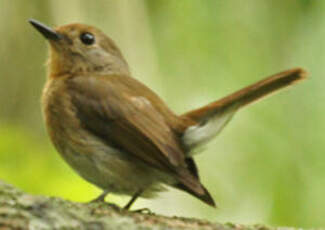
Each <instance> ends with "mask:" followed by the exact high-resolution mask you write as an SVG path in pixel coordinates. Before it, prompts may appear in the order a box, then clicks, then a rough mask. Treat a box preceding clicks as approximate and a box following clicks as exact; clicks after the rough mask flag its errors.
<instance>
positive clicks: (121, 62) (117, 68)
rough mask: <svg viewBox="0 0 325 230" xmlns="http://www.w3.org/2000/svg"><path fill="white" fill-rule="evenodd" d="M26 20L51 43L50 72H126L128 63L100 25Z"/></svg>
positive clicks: (55, 75) (59, 74)
mask: <svg viewBox="0 0 325 230" xmlns="http://www.w3.org/2000/svg"><path fill="white" fill-rule="evenodd" d="M29 22H30V23H31V24H32V25H33V26H34V27H35V28H36V29H37V30H38V31H39V32H40V33H41V34H42V35H43V36H44V37H45V38H46V39H48V41H49V43H50V60H49V68H50V76H52V77H59V76H62V75H65V74H87V73H95V74H129V68H128V64H127V62H126V61H125V59H124V57H123V55H122V53H121V51H120V50H119V48H118V47H117V46H116V45H115V43H114V41H113V40H112V39H111V38H109V37H108V36H107V35H105V34H104V33H103V32H102V31H100V30H99V29H97V28H95V27H92V26H88V25H83V24H78V23H75V24H68V25H64V26H59V27H57V28H55V29H52V28H50V27H48V26H46V25H44V24H42V23H40V22H38V21H36V20H33V19H30V20H29Z"/></svg>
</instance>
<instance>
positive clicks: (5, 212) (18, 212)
mask: <svg viewBox="0 0 325 230" xmlns="http://www.w3.org/2000/svg"><path fill="white" fill-rule="evenodd" d="M9 229H10V230H11V229H33V230H34V229H36V230H43V229H44V230H45V229H93V230H102V229H112V230H113V229H119V230H124V229H127V230H140V229H141V230H144V229H148V230H149V229H153V230H158V229H159V230H164V229H172V230H173V229H175V230H179V229H182V230H184V229H195V230H203V229H204V230H205V229H209V230H210V229H211V230H212V229H216V230H244V229H248V230H273V229H274V230H275V229H277V230H287V229H288V228H269V227H265V226H261V225H255V226H244V225H238V224H229V223H228V224H218V223H210V222H208V221H204V220H197V219H187V218H181V217H164V216H159V215H155V214H145V213H134V212H128V211H124V210H121V209H119V208H118V207H115V206H113V205H108V204H105V203H77V202H71V201H66V200H62V199H60V198H53V197H45V196H34V195H29V194H26V193H24V192H22V191H20V190H18V189H16V188H14V187H12V186H11V185H8V184H6V183H4V182H2V181H0V230H9Z"/></svg>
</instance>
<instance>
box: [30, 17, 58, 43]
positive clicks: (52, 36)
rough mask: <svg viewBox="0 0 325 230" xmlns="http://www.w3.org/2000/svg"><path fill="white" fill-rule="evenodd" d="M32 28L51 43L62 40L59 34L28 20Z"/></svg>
mask: <svg viewBox="0 0 325 230" xmlns="http://www.w3.org/2000/svg"><path fill="white" fill-rule="evenodd" d="M28 21H29V23H30V24H32V26H34V27H35V29H37V30H38V31H39V32H40V33H41V34H42V35H43V36H44V37H45V38H47V39H49V40H52V41H58V40H61V39H62V38H63V36H62V35H61V34H59V33H58V32H56V31H55V30H53V29H52V28H50V27H48V26H46V25H44V24H42V23H40V22H38V21H36V20H34V19H29V20H28Z"/></svg>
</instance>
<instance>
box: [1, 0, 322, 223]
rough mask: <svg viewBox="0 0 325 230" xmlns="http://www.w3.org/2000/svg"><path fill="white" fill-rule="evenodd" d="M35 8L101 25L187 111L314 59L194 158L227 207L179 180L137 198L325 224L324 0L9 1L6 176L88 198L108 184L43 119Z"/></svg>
mask: <svg viewBox="0 0 325 230" xmlns="http://www.w3.org/2000/svg"><path fill="white" fill-rule="evenodd" d="M28 18H36V19H38V20H40V21H43V22H45V23H47V24H49V25H60V24H64V23H71V22H82V23H87V24H92V25H96V26H97V27H99V28H101V29H102V30H103V31H105V32H106V33H107V34H109V35H110V36H111V37H112V38H113V39H114V40H116V41H117V43H118V45H119V46H120V47H121V49H122V51H123V52H124V54H125V56H126V58H127V60H128V61H129V63H130V66H131V68H132V72H133V73H134V76H135V77H136V78H138V79H139V80H141V81H143V82H145V83H146V84H147V85H148V86H150V87H151V88H152V89H154V90H155V91H156V92H157V93H158V94H159V95H161V96H162V97H163V98H164V99H165V100H166V101H167V102H168V104H169V105H170V106H171V108H173V109H174V110H175V111H176V112H178V113H181V112H184V111H186V110H189V109H191V108H194V107H197V106H199V105H203V104H205V103H207V102H210V101H213V100H215V99H217V98H220V97H222V96H224V95H226V94H227V93H230V92H232V91H234V90H236V89H239V88H241V87H243V86H245V85H247V84H249V83H252V82H254V81H257V80H259V79H261V78H262V77H264V76H267V75H270V74H273V73H276V72H279V71H282V70H285V69H288V68H291V67H295V66H301V67H304V68H306V69H307V70H308V71H309V73H310V78H309V80H308V81H306V82H304V83H302V84H299V85H298V86H296V87H293V88H291V89H290V90H287V91H285V92H282V93H280V94H278V95H275V96H272V97H270V98H268V99H267V100H265V101H263V102H260V103H258V104H256V105H254V106H252V107H250V108H249V109H246V110H245V111H241V112H240V113H239V114H237V116H235V118H234V119H233V121H232V122H231V123H230V124H229V125H228V127H227V128H226V129H225V130H224V132H223V133H222V134H221V135H220V136H219V137H218V138H216V140H215V141H213V143H211V144H210V145H209V146H208V147H207V148H206V151H205V152H204V153H203V154H200V155H197V156H196V159H197V161H198V165H199V168H200V171H201V178H202V180H203V182H204V183H205V184H206V185H207V187H208V188H209V190H211V192H212V194H213V197H214V198H215V199H216V201H217V202H218V204H219V208H218V209H216V210H215V209H211V208H209V207H207V206H206V205H204V204H201V203H200V202H199V201H197V200H196V199H194V198H193V197H191V196H189V195H186V194H184V193H182V192H179V191H175V190H172V189H171V191H170V192H168V193H165V194H162V195H161V197H160V198H158V199H157V200H153V201H147V200H141V201H140V202H137V203H136V206H137V207H143V206H147V207H150V208H151V209H152V210H153V211H155V212H159V213H162V214H169V215H185V216H195V217H198V218H208V219H210V220H215V221H222V222H228V221H233V222H241V223H267V224H272V225H286V226H299V227H320V226H323V227H324V226H325V215H324V213H325V195H324V194H325V151H324V150H325V140H324V137H323V136H324V135H323V131H324V130H325V119H324V115H325V107H324V101H325V100H324V99H325V86H324V83H323V76H324V70H323V68H322V66H323V63H324V62H325V46H324V41H325V1H316V0H314V1H312V0H285V1H283V0H272V1H267V0H245V1H236V0H228V1H221V0H205V1H194V0H178V1H173V0H155V1H149V0H147V1H142V0H133V1H127V0H119V1H112V0H111V1H109V0H98V1H85V0H80V1H78V0H71V1H63V0H55V1H54V0H51V1H43V0H30V1H11V0H0V33H1V37H2V40H1V44H0V58H1V61H0V178H1V179H4V180H6V181H8V182H10V183H12V184H15V185H17V186H19V187H21V188H23V189H24V190H26V191H28V192H31V193H35V194H47V195H53V196H62V197H65V198H68V199H71V200H77V201H87V200H90V199H92V198H94V197H95V196H96V195H97V194H99V193H100V191H99V190H98V189H96V188H95V187H94V186H92V185H90V184H88V183H87V182H85V181H84V180H82V179H81V178H79V177H78V176H77V175H76V173H74V172H73V171H72V170H71V169H70V168H69V167H68V166H67V165H66V164H65V163H64V162H63V161H62V160H61V158H60V157H59V155H58V154H57V153H56V152H55V150H54V149H53V147H52V145H51V144H50V143H49V140H48V138H47V135H46V133H45V129H44V127H43V123H42V118H41V112H40V106H39V98H40V94H41V89H42V86H43V84H44V82H45V74H46V70H45V64H44V63H45V59H46V54H47V51H46V50H47V46H46V42H45V41H44V39H43V38H42V37H41V36H40V35H39V34H38V33H37V32H35V31H34V30H33V28H31V27H30V26H29V25H28V23H27V19H28ZM108 199H109V200H110V201H114V202H117V203H120V204H122V203H123V202H125V201H126V198H120V197H119V196H113V197H112V196H110V197H109V198H108Z"/></svg>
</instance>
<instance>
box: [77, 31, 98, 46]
mask: <svg viewBox="0 0 325 230" xmlns="http://www.w3.org/2000/svg"><path fill="white" fill-rule="evenodd" d="M80 40H81V41H82V43H83V44H85V45H92V44H94V42H95V36H94V35H93V34H91V33H82V34H81V35H80Z"/></svg>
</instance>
